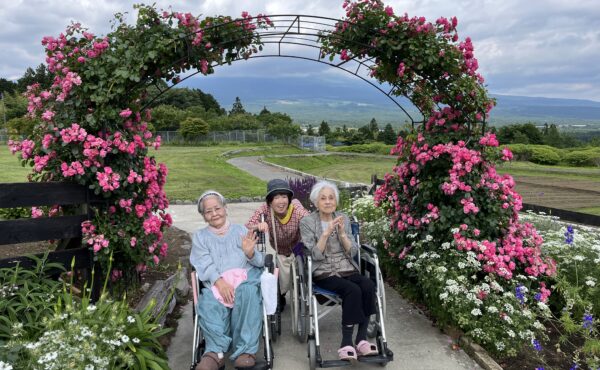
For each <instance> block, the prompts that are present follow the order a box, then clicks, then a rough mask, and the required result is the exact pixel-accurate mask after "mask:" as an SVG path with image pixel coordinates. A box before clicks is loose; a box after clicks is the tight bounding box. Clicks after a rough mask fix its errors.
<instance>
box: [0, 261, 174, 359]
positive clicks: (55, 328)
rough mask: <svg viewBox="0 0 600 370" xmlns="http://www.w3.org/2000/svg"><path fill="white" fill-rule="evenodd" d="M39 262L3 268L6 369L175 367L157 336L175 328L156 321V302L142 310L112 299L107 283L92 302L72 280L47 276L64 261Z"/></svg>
mask: <svg viewBox="0 0 600 370" xmlns="http://www.w3.org/2000/svg"><path fill="white" fill-rule="evenodd" d="M36 261H37V268H36V269H35V270H32V271H28V270H23V269H20V268H18V267H16V268H13V269H1V270H0V296H1V298H2V299H0V365H3V366H4V367H2V368H7V367H8V366H14V368H15V369H40V370H41V369H57V370H58V369H65V368H77V369H84V368H85V369H89V368H93V369H146V368H151V369H168V368H169V367H168V363H167V357H166V353H165V351H164V350H163V348H162V346H161V344H160V343H159V342H158V340H157V339H158V338H159V337H161V336H162V335H164V334H166V333H168V332H169V331H170V330H171V329H162V328H161V326H160V325H159V324H158V323H156V322H155V320H154V318H153V317H152V314H151V313H152V310H153V308H154V307H153V304H150V305H148V306H147V307H146V308H145V309H144V310H143V311H142V312H139V313H136V312H134V311H133V309H131V308H130V307H129V306H128V303H127V302H126V301H125V300H121V301H112V300H110V299H109V298H108V296H107V294H106V282H105V285H104V290H103V292H102V295H101V298H100V300H99V301H98V302H95V303H92V302H90V299H89V293H83V297H77V296H76V295H74V293H73V290H72V289H70V286H71V285H72V280H71V283H70V284H66V283H59V282H57V281H55V280H49V279H47V278H45V277H44V276H46V274H47V270H48V269H49V268H60V265H57V264H53V263H46V261H45V260H43V259H36ZM71 276H73V275H71ZM107 279H108V277H107ZM84 292H85V289H84ZM173 293H174V291H172V292H171V294H173ZM167 301H170V300H167ZM163 309H164V308H163ZM8 368H10V367H8Z"/></svg>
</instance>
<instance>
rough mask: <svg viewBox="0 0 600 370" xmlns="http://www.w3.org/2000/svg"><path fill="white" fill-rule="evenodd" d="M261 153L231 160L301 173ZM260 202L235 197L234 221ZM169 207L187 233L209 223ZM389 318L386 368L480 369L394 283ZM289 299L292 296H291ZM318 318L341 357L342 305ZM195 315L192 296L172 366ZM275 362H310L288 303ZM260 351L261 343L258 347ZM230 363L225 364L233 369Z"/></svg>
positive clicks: (181, 357) (325, 350) (273, 173)
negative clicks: (296, 334) (270, 163)
mask: <svg viewBox="0 0 600 370" xmlns="http://www.w3.org/2000/svg"><path fill="white" fill-rule="evenodd" d="M257 158H258V157H245V158H234V159H231V160H229V161H228V162H229V163H231V164H233V165H235V166H237V167H239V168H241V169H243V170H245V171H247V172H249V173H250V174H252V175H254V176H256V177H258V178H260V179H263V180H265V181H268V180H271V179H273V178H286V177H298V176H297V175H294V174H291V173H288V172H284V171H282V170H280V169H278V168H275V167H272V166H268V165H265V164H262V163H260V162H258V160H257ZM260 204H261V203H235V204H230V205H229V206H228V214H229V217H230V219H231V221H232V222H234V223H242V224H243V223H245V222H246V221H247V220H248V218H249V217H250V216H251V215H252V213H253V212H254V210H255V209H256V208H258V206H259V205H260ZM169 212H170V213H171V215H172V217H173V225H174V226H175V227H177V228H179V229H182V230H185V231H187V232H189V233H192V232H194V231H195V230H197V229H198V228H201V227H204V226H206V224H205V223H204V221H203V220H202V218H201V217H200V215H199V214H198V212H197V210H196V206H195V205H172V206H170V207H169ZM386 298H387V318H386V320H385V325H386V331H387V336H388V338H387V340H388V347H389V348H390V349H391V350H392V351H393V352H394V361H393V362H391V363H389V364H388V365H387V368H388V369H423V370H428V369H432V370H433V369H440V370H441V369H444V370H462V369H480V367H479V365H477V363H475V361H473V360H472V359H471V358H470V357H469V356H468V355H467V354H466V353H465V352H464V351H462V350H460V349H459V350H453V349H452V340H451V339H450V337H448V336H446V335H444V334H443V333H441V332H440V331H439V330H438V329H437V328H435V327H434V326H433V325H432V323H431V322H430V321H429V319H428V318H427V317H425V316H424V315H422V314H421V313H420V312H418V311H417V310H415V309H414V308H413V306H412V305H410V304H409V303H408V302H407V301H405V300H404V299H403V298H402V297H401V296H400V295H399V294H398V293H396V292H395V291H394V290H393V289H392V288H391V287H389V286H386ZM288 301H289V298H288ZM336 310H337V311H333V312H332V313H330V314H329V315H328V316H327V317H325V318H324V319H323V320H320V321H319V325H320V335H321V355H322V357H323V359H325V360H333V359H335V358H336V357H337V348H338V346H339V343H340V340H341V330H340V319H341V309H340V308H337V309H336ZM192 323H193V319H192V304H191V302H190V303H188V304H187V305H185V306H184V311H183V314H182V316H181V319H180V321H179V326H178V329H177V332H176V333H175V336H174V337H173V339H172V341H171V345H170V347H169V348H168V351H167V354H168V356H169V366H170V367H171V369H173V370H187V369H189V367H190V364H191V356H192V337H193V331H192V330H193V325H192ZM273 351H274V354H275V360H274V368H275V369H283V368H285V369H286V370H300V369H302V370H304V369H307V368H308V358H307V344H306V343H299V342H298V340H297V339H296V338H295V337H293V336H292V333H291V317H290V309H289V307H287V308H286V309H285V311H284V312H283V314H282V333H281V337H279V338H278V340H277V342H276V343H274V344H273ZM258 357H259V358H261V357H262V349H261V352H259V356H258ZM377 367H378V365H368V364H363V363H357V364H355V365H354V366H352V368H355V369H370V368H377ZM230 368H232V367H231V364H229V365H228V367H227V369H230Z"/></svg>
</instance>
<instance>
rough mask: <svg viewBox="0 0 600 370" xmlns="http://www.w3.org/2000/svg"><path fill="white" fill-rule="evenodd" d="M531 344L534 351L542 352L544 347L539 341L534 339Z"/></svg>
mask: <svg viewBox="0 0 600 370" xmlns="http://www.w3.org/2000/svg"><path fill="white" fill-rule="evenodd" d="M531 344H532V345H533V349H535V350H536V351H538V352H539V351H541V350H542V345H541V344H540V341H539V340H537V339H532V340H531Z"/></svg>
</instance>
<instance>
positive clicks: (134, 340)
mask: <svg viewBox="0 0 600 370" xmlns="http://www.w3.org/2000/svg"><path fill="white" fill-rule="evenodd" d="M131 341H132V342H133V343H135V344H138V343H139V342H140V340H139V339H138V338H133V339H132V340H131Z"/></svg>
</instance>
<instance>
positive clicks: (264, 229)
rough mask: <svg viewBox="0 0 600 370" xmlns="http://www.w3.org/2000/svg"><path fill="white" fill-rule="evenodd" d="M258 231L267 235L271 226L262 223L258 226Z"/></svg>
mask: <svg viewBox="0 0 600 370" xmlns="http://www.w3.org/2000/svg"><path fill="white" fill-rule="evenodd" d="M256 230H258V231H260V232H262V233H266V232H268V231H269V224H267V223H266V222H261V223H259V224H258V225H256Z"/></svg>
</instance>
